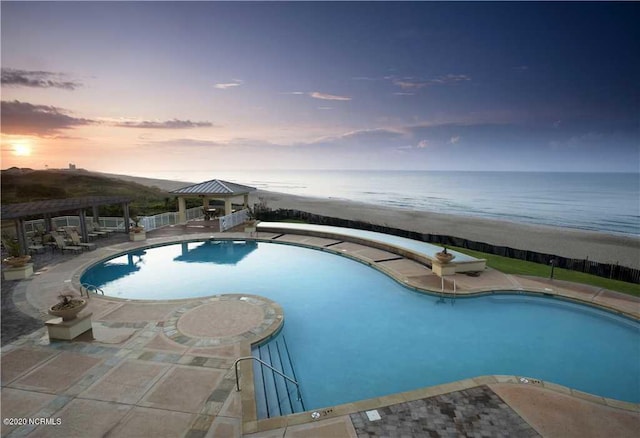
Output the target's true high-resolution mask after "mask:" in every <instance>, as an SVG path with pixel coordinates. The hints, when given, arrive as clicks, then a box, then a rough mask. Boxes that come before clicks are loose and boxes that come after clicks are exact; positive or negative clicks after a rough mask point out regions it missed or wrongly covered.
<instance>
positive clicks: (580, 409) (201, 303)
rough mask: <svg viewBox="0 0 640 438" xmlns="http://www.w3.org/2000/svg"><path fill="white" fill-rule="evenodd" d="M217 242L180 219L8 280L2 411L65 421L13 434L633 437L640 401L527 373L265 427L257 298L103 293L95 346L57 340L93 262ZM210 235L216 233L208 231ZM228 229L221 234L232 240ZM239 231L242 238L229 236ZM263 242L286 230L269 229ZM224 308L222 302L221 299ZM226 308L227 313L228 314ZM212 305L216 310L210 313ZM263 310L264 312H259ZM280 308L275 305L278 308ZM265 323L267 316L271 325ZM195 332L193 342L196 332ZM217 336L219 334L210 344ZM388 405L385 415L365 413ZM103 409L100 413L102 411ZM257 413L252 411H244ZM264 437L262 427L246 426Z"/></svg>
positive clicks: (509, 281) (49, 256) (390, 266)
mask: <svg viewBox="0 0 640 438" xmlns="http://www.w3.org/2000/svg"><path fill="white" fill-rule="evenodd" d="M199 236H202V237H205V234H203V230H202V229H199V228H192V227H184V226H175V227H165V228H162V229H158V230H154V231H151V232H149V233H148V236H147V237H148V241H147V242H142V243H139V242H130V241H129V240H128V236H127V235H126V234H115V235H113V236H112V237H110V238H109V239H98V240H97V241H96V243H97V244H98V248H97V249H96V250H95V251H92V252H91V253H88V252H87V253H84V254H81V255H72V254H60V253H48V252H47V253H43V254H35V255H34V259H33V262H34V268H35V271H36V275H34V277H32V278H31V279H29V280H26V281H21V282H6V281H3V282H2V358H1V360H2V407H3V417H4V418H22V417H25V418H48V419H52V420H51V421H58V419H59V421H60V424H59V425H47V424H41V425H35V424H32V425H29V424H27V425H11V424H5V425H3V426H2V436H12V437H13V436H16V437H17V436H29V437H32V436H38V437H39V436H52V437H72V436H82V437H93V436H104V435H105V434H107V433H108V434H109V435H110V436H171V437H173V436H188V437H205V436H209V437H226V436H229V437H239V436H242V432H243V431H244V432H245V436H255V437H283V436H284V434H285V433H286V436H331V437H341V436H343V437H355V436H388V435H393V436H396V435H399V434H400V433H406V434H409V435H413V436H417V435H420V434H432V435H438V436H445V435H450V434H456V435H469V436H471V435H474V434H489V435H491V436H499V435H500V434H502V435H503V436H515V435H517V436H537V435H538V434H540V435H542V436H581V437H584V436H602V435H612V436H634V435H635V432H636V431H637V430H638V428H639V427H640V420H639V416H638V406H637V405H633V404H629V403H622V402H617V403H616V402H615V401H610V400H605V399H602V398H601V397H595V396H592V395H589V394H584V393H580V392H579V391H574V390H571V389H569V388H564V387H559V386H558V385H553V384H549V383H546V382H540V383H535V382H532V383H527V384H524V383H522V382H521V381H519V380H518V379H517V378H516V377H515V376H485V377H478V378H476V379H468V380H465V381H461V382H454V383H451V384H446V385H439V386H436V387H430V388H423V389H420V390H416V391H412V392H410V393H404V394H398V395H394V396H389V397H381V398H379V399H374V400H365V401H362V402H357V403H353V404H352V406H350V407H346V406H339V407H335V408H328V409H325V410H322V411H320V419H319V420H317V421H313V420H311V418H310V416H309V414H308V413H301V414H296V415H292V416H289V417H281V418H274V419H269V420H263V421H260V422H256V421H253V422H251V421H247V419H246V415H245V417H243V407H244V408H245V410H246V409H248V406H247V405H246V402H245V398H246V395H247V391H243V392H236V391H235V388H234V385H235V374H234V372H233V369H232V365H233V362H234V360H235V359H236V358H237V357H239V356H242V355H245V352H244V351H243V350H245V349H246V341H245V340H241V339H240V338H239V336H241V335H242V333H246V332H247V330H250V329H252V328H255V327H259V326H263V327H264V328H265V330H269V329H272V326H273V324H276V319H277V318H275V317H274V319H273V320H271V322H269V321H270V320H268V316H266V315H267V314H268V312H262V313H261V312H257V311H256V308H255V307H252V306H254V305H257V304H251V303H249V304H246V303H245V304H246V305H244V306H243V305H242V304H240V303H238V304H233V303H231V302H230V301H228V300H231V298H229V299H222V300H211V299H197V300H182V301H157V302H128V301H124V300H118V299H111V298H102V297H99V296H98V297H92V298H91V300H90V304H89V307H88V309H87V310H89V311H91V312H93V337H94V338H95V339H94V340H91V339H88V338H82V339H77V340H74V341H73V342H49V340H48V338H47V335H46V330H45V329H44V326H43V322H42V321H43V320H45V319H48V318H49V316H48V315H46V314H43V313H42V309H46V306H47V304H48V303H50V301H51V299H52V297H55V294H56V292H57V290H58V289H59V288H60V285H61V284H62V283H63V282H64V281H65V280H66V279H70V278H72V277H73V276H74V275H75V273H76V272H78V270H79V269H82V268H83V267H84V266H86V265H87V264H88V263H91V261H92V260H95V259H98V258H100V257H105V256H108V255H110V254H114V253H116V252H119V251H124V250H127V249H130V248H135V247H139V246H140V245H144V244H156V243H162V242H168V241H174V240H181V239H189V238H196V237H199ZM209 236H210V233H207V234H206V237H209ZM220 236H221V237H222V235H220ZM225 236H228V237H231V238H243V237H246V235H245V234H244V233H240V232H231V233H225ZM259 237H260V238H261V239H265V240H268V239H270V238H273V237H274V235H269V234H267V233H261V235H260V236H259ZM279 240H285V241H291V242H296V243H298V244H300V243H302V244H305V245H308V246H313V245H315V246H323V245H326V244H329V242H327V241H326V239H324V240H323V239H321V238H318V237H310V236H299V235H294V234H287V235H284V236H280V237H279ZM332 248H335V249H336V251H340V252H341V253H343V254H344V253H347V255H348V256H353V257H360V258H362V259H363V260H367V261H370V262H373V263H375V261H376V260H379V264H380V265H382V267H383V268H384V270H385V272H387V273H389V274H390V275H394V276H396V277H397V278H400V279H401V280H402V281H404V280H408V281H411V282H412V283H414V284H416V285H419V286H423V287H432V288H434V289H437V288H438V287H439V284H440V283H439V280H438V279H437V278H435V277H434V276H433V275H432V274H429V270H428V269H426V268H424V267H422V268H421V267H420V266H419V265H418V264H417V263H415V262H414V261H412V260H406V259H397V258H394V259H393V260H387V258H385V257H386V256H385V254H382V253H381V251H380V250H378V249H374V248H367V247H366V246H364V245H357V244H354V243H342V244H338V245H334V246H332ZM458 283H459V287H461V288H462V289H466V290H468V291H470V292H473V291H475V290H480V289H485V288H487V289H491V288H494V289H509V288H510V289H512V290H513V289H516V288H523V289H529V290H545V289H549V288H550V287H553V289H554V293H559V294H563V295H568V296H574V297H582V299H585V300H594V301H597V300H601V302H604V303H605V304H607V305H609V306H613V307H619V308H623V309H624V310H625V311H626V312H629V310H631V311H633V310H634V309H637V308H638V302H637V300H633V299H631V298H627V297H625V296H618V294H613V293H610V292H606V291H602V290H590V289H589V288H585V287H584V286H579V285H570V284H553V285H550V284H549V283H548V282H546V281H545V280H542V279H532V278H525V277H516V276H506V275H502V274H499V273H497V272H495V271H493V272H486V273H485V274H483V275H482V276H480V277H477V278H472V277H466V278H464V281H462V282H460V281H459V282H458ZM220 306H222V307H220ZM223 307H224V308H223ZM203 312H204V313H203ZM211 312H213V313H216V312H223V313H224V314H226V315H227V317H229V316H231V319H232V321H233V324H228V325H224V326H220V325H216V324H213V325H211V323H210V321H209V322H207V319H208V318H204V320H203V315H204V314H205V313H206V314H207V315H209V314H210V313H211ZM261 315H263V316H261ZM276 315H277V312H276ZM265 318H266V319H265ZM194 339H195V340H194ZM201 339H204V341H200V340H201ZM207 339H210V340H211V341H206V340H207ZM370 410H377V412H378V414H379V415H380V417H381V418H380V420H369V417H368V416H367V414H366V412H367V411H370ZM97 413H99V415H97ZM245 414H246V412H245ZM248 432H255V433H250V434H249V433H248Z"/></svg>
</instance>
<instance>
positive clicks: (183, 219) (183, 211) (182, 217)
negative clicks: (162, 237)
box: [178, 196, 187, 224]
mask: <svg viewBox="0 0 640 438" xmlns="http://www.w3.org/2000/svg"><path fill="white" fill-rule="evenodd" d="M178 223H179V224H186V223H187V203H186V202H185V200H184V198H183V197H182V196H178Z"/></svg>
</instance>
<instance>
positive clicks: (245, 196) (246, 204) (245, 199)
mask: <svg viewBox="0 0 640 438" xmlns="http://www.w3.org/2000/svg"><path fill="white" fill-rule="evenodd" d="M243 208H249V194H248V193H245V194H244V204H243Z"/></svg>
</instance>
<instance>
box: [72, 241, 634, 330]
mask: <svg viewBox="0 0 640 438" xmlns="http://www.w3.org/2000/svg"><path fill="white" fill-rule="evenodd" d="M151 240H152V242H149V241H143V242H128V243H125V244H120V245H116V246H122V247H123V248H122V249H121V250H119V251H116V252H111V253H110V254H109V255H108V256H101V257H94V258H93V259H92V260H90V261H88V262H86V263H85V264H83V265H82V266H81V267H79V268H78V269H77V270H76V271H75V272H74V273H73V276H72V278H71V281H70V283H71V286H72V288H73V289H75V291H76V292H77V293H78V294H80V293H81V282H80V279H81V277H82V275H83V274H84V272H85V271H87V270H89V269H91V268H92V267H93V266H95V265H97V264H99V263H101V262H103V261H104V260H106V259H110V258H114V257H119V256H121V255H124V254H127V253H129V252H131V251H134V250H140V249H145V248H155V247H161V246H166V245H171V244H173V243H185V242H202V241H205V240H217V241H233V240H247V241H256V242H265V243H273V244H278V245H293V246H299V247H303V248H309V249H314V250H317V251H323V252H328V253H330V254H334V255H339V256H342V257H346V258H348V259H351V260H354V261H357V262H359V263H362V264H364V265H366V266H369V267H370V268H373V269H376V270H377V271H379V272H382V273H383V274H385V275H387V276H388V277H389V278H391V279H392V280H394V281H396V282H397V283H398V284H401V285H402V286H404V287H406V288H407V289H410V290H413V291H414V292H419V293H424V294H428V295H432V296H437V297H443V298H448V299H452V298H453V299H458V298H472V297H480V296H486V295H495V294H501V293H504V294H513V293H516V294H527V295H534V296H542V297H547V298H557V299H562V300H565V301H569V302H573V303H577V304H583V305H588V306H591V307H595V308H599V309H601V310H605V311H608V312H611V313H613V314H615V315H618V316H623V317H626V318H629V319H631V320H633V321H640V313H638V314H633V313H630V312H627V311H625V310H624V309H621V308H618V307H614V306H608V305H606V304H603V303H597V302H593V301H587V300H583V299H580V298H579V297H575V296H569V295H566V294H563V293H562V291H554V290H549V289H545V288H538V289H536V288H518V287H515V286H513V287H495V286H494V287H491V288H477V289H472V290H465V291H458V292H456V293H454V292H452V291H444V292H442V291H440V290H438V289H429V288H426V287H423V286H420V285H417V284H411V282H408V281H403V280H402V279H401V278H399V277H397V276H396V275H395V274H394V272H393V271H391V270H389V269H386V268H385V267H384V266H381V265H379V264H377V263H372V262H369V261H368V260H366V259H364V258H362V257H358V256H357V254H349V253H344V252H341V251H338V250H335V249H332V248H327V247H322V246H317V245H311V244H308V243H303V242H289V241H275V240H272V239H270V238H260V237H257V236H249V235H248V233H224V235H211V234H206V235H204V234H192V235H189V236H184V237H183V238H180V236H172V237H171V238H158V239H151ZM486 269H491V268H486ZM214 295H215V294H214ZM212 296H213V295H212ZM96 297H100V298H102V299H110V300H114V301H120V302H143V303H148V302H150V301H152V300H136V299H130V298H118V297H112V296H104V295H96ZM200 298H202V297H200ZM194 299H197V298H179V299H175V300H153V301H155V302H173V303H178V302H182V301H185V302H188V301H192V300H194Z"/></svg>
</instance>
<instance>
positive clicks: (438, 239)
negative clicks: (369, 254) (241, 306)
mask: <svg viewBox="0 0 640 438" xmlns="http://www.w3.org/2000/svg"><path fill="white" fill-rule="evenodd" d="M257 216H258V219H260V220H264V221H275V220H302V221H305V222H308V223H311V224H318V225H333V226H337V227H349V228H356V229H360V230H368V231H377V232H380V233H386V234H393V235H396V236H401V237H407V238H409V239H414V240H421V241H423V242H429V243H437V244H440V245H449V246H457V247H460V248H467V249H470V250H474V251H480V252H484V253H488V254H495V255H500V256H503V257H509V258H512V259H518V260H526V261H529V262H534V263H540V264H544V265H549V264H550V263H551V260H554V266H555V267H556V268H564V269H569V270H572V271H579V272H585V273H588V274H593V275H597V276H598V277H604V278H610V279H613V280H620V281H625V282H628V283H637V284H640V269H634V268H629V267H626V266H620V265H618V264H615V265H613V264H609V263H599V262H595V261H591V260H588V259H586V260H584V259H569V258H566V257H561V256H557V255H554V254H544V253H539V252H536V251H528V250H522V249H516V248H509V247H507V246H497V245H492V244H489V243H485V242H476V241H474V240H468V239H463V238H460V237H454V236H443V235H439V234H424V233H418V232H416V231H407V230H401V229H399V228H392V227H389V226H386V225H377V224H372V223H368V222H361V221H353V220H348V219H341V218H335V217H330V216H322V215H318V214H313V213H308V212H306V211H300V210H286V209H278V210H270V209H261V210H260V211H259V212H258V213H257Z"/></svg>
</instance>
